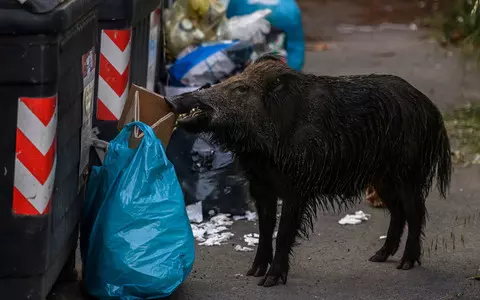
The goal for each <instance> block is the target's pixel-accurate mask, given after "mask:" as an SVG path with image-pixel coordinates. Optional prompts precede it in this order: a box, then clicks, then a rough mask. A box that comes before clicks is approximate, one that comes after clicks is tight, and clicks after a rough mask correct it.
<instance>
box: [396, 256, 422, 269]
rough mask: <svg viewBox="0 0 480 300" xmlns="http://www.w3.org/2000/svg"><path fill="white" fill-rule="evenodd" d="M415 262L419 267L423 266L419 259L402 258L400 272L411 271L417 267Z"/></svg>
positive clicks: (398, 267) (399, 266)
mask: <svg viewBox="0 0 480 300" xmlns="http://www.w3.org/2000/svg"><path fill="white" fill-rule="evenodd" d="M415 262H417V263H418V265H419V266H421V265H422V263H421V262H420V260H419V259H413V260H411V259H405V258H402V260H401V261H400V263H399V264H398V266H397V269H399V270H410V269H412V268H413V267H415Z"/></svg>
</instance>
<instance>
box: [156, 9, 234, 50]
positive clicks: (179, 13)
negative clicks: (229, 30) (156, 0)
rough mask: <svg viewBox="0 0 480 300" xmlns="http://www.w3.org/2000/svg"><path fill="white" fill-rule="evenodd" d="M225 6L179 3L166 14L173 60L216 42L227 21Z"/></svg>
mask: <svg viewBox="0 0 480 300" xmlns="http://www.w3.org/2000/svg"><path fill="white" fill-rule="evenodd" d="M225 13H226V6H225V5H224V3H223V2H222V1H219V0H177V1H175V2H174V3H173V5H172V7H171V8H169V9H167V10H166V13H165V30H166V42H167V50H168V52H169V54H170V55H171V56H173V57H177V55H178V54H179V53H180V52H181V51H182V50H183V49H185V48H186V47H188V46H190V45H197V44H199V43H201V42H204V41H215V40H217V29H218V27H219V26H220V25H221V24H223V23H224V22H226V20H227V18H226V16H225Z"/></svg>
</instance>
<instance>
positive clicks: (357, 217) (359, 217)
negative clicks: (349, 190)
mask: <svg viewBox="0 0 480 300" xmlns="http://www.w3.org/2000/svg"><path fill="white" fill-rule="evenodd" d="M370 217H371V215H370V214H366V213H364V212H363V211H361V210H359V211H357V212H355V214H354V215H346V216H345V217H343V218H342V219H340V221H338V224H340V225H346V224H349V225H356V224H360V223H362V221H368V219H369V218H370Z"/></svg>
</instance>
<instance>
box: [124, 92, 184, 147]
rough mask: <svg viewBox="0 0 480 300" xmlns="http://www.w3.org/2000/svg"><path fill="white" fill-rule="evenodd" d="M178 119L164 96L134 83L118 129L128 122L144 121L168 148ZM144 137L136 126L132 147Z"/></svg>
mask: <svg viewBox="0 0 480 300" xmlns="http://www.w3.org/2000/svg"><path fill="white" fill-rule="evenodd" d="M176 120H177V116H176V115H175V114H174V113H173V112H172V111H171V109H170V107H169V106H168V104H167V103H166V102H165V98H164V97H163V96H161V95H159V94H156V93H153V92H150V91H149V90H147V89H145V88H143V87H140V86H138V85H135V84H132V86H131V87H130V91H129V93H128V97H127V100H126V102H125V106H124V108H123V111H122V116H121V117H120V120H119V121H118V129H119V130H121V129H122V128H123V127H124V126H125V125H126V124H128V123H131V122H134V121H140V122H143V123H145V124H147V125H149V126H150V127H152V129H153V131H154V132H155V135H156V136H157V137H158V138H159V139H160V141H162V144H163V146H164V147H165V148H167V145H168V142H169V141H170V137H171V135H172V132H173V129H174V127H175V122H176ZM142 138H143V132H142V131H140V130H139V129H138V128H136V127H135V129H134V130H133V134H132V135H131V137H130V147H132V148H135V147H137V146H138V145H139V144H140V141H141V140H142Z"/></svg>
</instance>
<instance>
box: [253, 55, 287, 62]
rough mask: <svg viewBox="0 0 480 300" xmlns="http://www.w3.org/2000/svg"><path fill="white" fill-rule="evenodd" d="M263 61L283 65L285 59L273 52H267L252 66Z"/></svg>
mask: <svg viewBox="0 0 480 300" xmlns="http://www.w3.org/2000/svg"><path fill="white" fill-rule="evenodd" d="M263 61H275V62H283V63H285V57H284V56H281V55H279V54H276V53H274V52H268V53H265V54H262V55H260V56H259V57H258V58H257V59H255V61H254V62H253V63H254V64H258V63H261V62H263Z"/></svg>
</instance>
